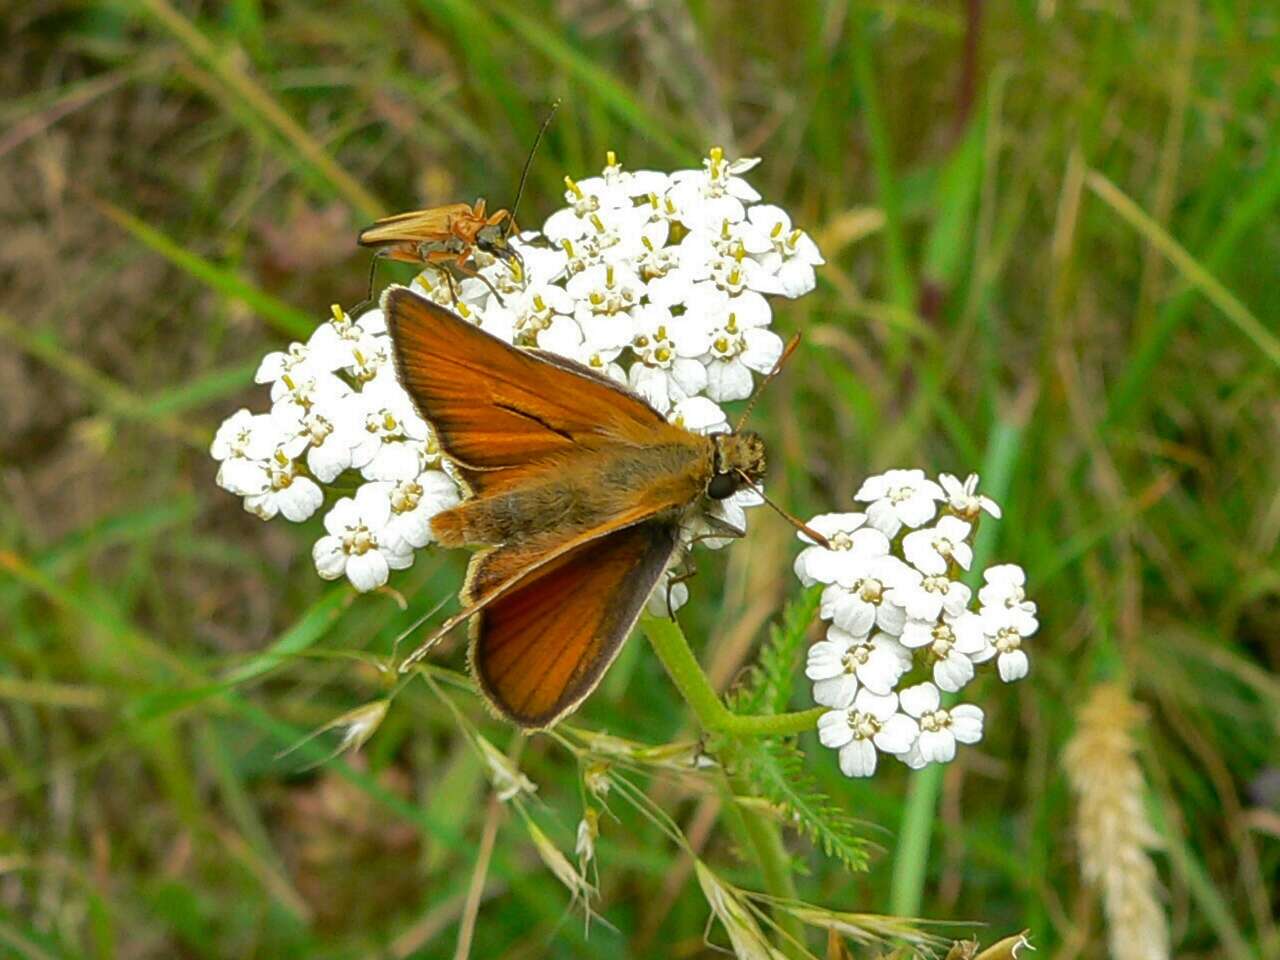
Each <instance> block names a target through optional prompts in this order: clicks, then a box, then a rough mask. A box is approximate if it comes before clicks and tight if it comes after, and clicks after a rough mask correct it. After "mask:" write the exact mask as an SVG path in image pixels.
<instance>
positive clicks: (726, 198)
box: [667, 147, 760, 230]
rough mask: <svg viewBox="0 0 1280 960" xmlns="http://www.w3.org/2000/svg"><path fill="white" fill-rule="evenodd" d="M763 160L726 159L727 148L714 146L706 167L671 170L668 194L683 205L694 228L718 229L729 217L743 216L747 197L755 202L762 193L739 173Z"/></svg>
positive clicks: (687, 221) (682, 215) (687, 222)
mask: <svg viewBox="0 0 1280 960" xmlns="http://www.w3.org/2000/svg"><path fill="white" fill-rule="evenodd" d="M759 162H760V160H759V159H758V158H744V159H741V160H732V161H730V160H726V159H725V157H724V151H723V150H721V149H720V148H719V147H712V148H711V150H710V151H709V152H708V155H707V158H706V159H705V160H703V162H702V166H703V169H701V170H677V171H675V172H674V173H673V174H671V186H670V189H668V191H667V196H668V197H669V198H670V199H671V201H672V203H673V204H674V205H675V206H676V207H677V208H678V209H679V217H680V222H681V223H683V224H684V225H685V226H686V227H688V228H689V229H690V230H694V229H698V228H702V229H712V230H715V229H718V228H719V226H720V224H721V223H722V222H724V221H725V220H728V221H729V222H731V223H736V222H737V221H739V220H741V219H742V218H743V216H744V214H745V209H746V208H745V206H744V201H745V202H746V203H754V202H755V201H756V200H759V199H760V194H759V193H757V192H756V190H755V188H754V187H752V186H751V185H750V184H749V183H747V182H746V181H745V180H743V179H742V178H741V177H740V176H739V174H742V173H746V172H747V171H748V170H750V169H751V168H752V167H754V166H755V165H756V164H758V163H759Z"/></svg>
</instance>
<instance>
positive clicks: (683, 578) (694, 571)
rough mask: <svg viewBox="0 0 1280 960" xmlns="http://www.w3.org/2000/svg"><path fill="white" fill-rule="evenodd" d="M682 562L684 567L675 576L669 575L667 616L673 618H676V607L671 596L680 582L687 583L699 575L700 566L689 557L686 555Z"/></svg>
mask: <svg viewBox="0 0 1280 960" xmlns="http://www.w3.org/2000/svg"><path fill="white" fill-rule="evenodd" d="M680 563H681V564H682V565H683V566H684V569H683V570H681V571H680V573H679V574H677V575H676V576H674V577H672V576H668V577H667V616H668V617H670V618H671V619H672V620H675V618H676V608H675V606H674V605H673V604H672V602H671V597H672V594H673V593H674V592H675V589H676V587H677V586H678V585H679V584H682V583H687V582H688V581H690V580H692V579H693V578H694V577H696V576H697V575H698V568H697V567H696V566H695V565H694V563H693V561H692V560H690V559H689V558H688V557H685V558H684V559H683V560H681V561H680Z"/></svg>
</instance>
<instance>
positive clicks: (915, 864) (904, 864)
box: [889, 418, 1025, 917]
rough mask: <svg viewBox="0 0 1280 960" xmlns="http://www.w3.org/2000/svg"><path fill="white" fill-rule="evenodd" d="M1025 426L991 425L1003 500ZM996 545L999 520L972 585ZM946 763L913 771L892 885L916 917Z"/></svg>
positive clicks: (986, 538) (976, 552) (991, 477)
mask: <svg viewBox="0 0 1280 960" xmlns="http://www.w3.org/2000/svg"><path fill="white" fill-rule="evenodd" d="M1024 426H1025V425H1024V424H1023V423H1021V422H1018V421H1016V420H1014V419H1012V418H1010V419H1002V420H998V421H996V423H995V426H994V428H993V429H992V431H991V439H990V442H989V444H988V446H987V455H986V458H985V460H984V461H983V464H982V474H981V476H982V484H983V489H985V490H986V491H987V493H988V495H989V496H991V497H992V498H994V499H995V500H996V502H997V503H998V502H1000V501H1001V500H1004V499H1005V498H1006V497H1007V495H1008V492H1009V486H1010V483H1011V482H1012V480H1013V470H1014V466H1015V464H1016V463H1017V461H1018V454H1019V452H1020V450H1021V447H1022V434H1023V430H1024ZM995 545H996V525H995V524H991V523H985V524H983V525H982V526H981V527H979V529H978V536H977V538H976V539H975V541H974V545H973V563H972V565H971V566H970V571H969V576H968V577H967V578H966V580H968V581H969V585H970V586H971V587H972V586H973V584H974V582H975V581H977V579H978V578H979V577H980V576H981V574H982V570H983V568H984V567H985V566H986V565H987V561H988V560H989V559H990V557H991V552H992V550H993V549H994V548H995ZM944 769H945V768H944V766H943V765H942V764H938V763H934V764H930V765H929V766H927V767H925V768H924V769H923V770H921V771H919V772H918V773H914V774H912V775H911V781H910V782H911V785H910V787H909V788H908V789H907V802H906V806H905V807H904V808H903V811H902V825H901V827H900V828H899V830H898V846H897V850H896V851H895V852H894V858H893V876H892V879H891V881H890V887H889V912H890V913H893V914H896V915H898V916H902V917H915V916H919V914H920V906H921V903H922V902H923V897H924V885H925V879H926V877H927V875H928V872H929V841H930V838H931V837H932V834H933V822H934V818H935V816H936V811H937V806H938V795H939V793H940V792H941V790H942V774H943V772H944Z"/></svg>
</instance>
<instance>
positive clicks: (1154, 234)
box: [1085, 170, 1280, 367]
mask: <svg viewBox="0 0 1280 960" xmlns="http://www.w3.org/2000/svg"><path fill="white" fill-rule="evenodd" d="M1085 183H1086V184H1088V187H1089V189H1090V190H1092V191H1093V192H1094V193H1095V194H1097V195H1098V197H1099V198H1101V199H1102V201H1103V202H1104V203H1106V204H1107V206H1109V207H1111V209H1112V210H1114V211H1115V212H1116V213H1118V214H1119V215H1120V217H1121V218H1122V219H1123V220H1124V221H1125V222H1127V223H1128V224H1129V226H1131V227H1133V229H1134V230H1136V231H1138V233H1139V234H1141V235H1142V237H1143V238H1144V239H1145V240H1146V241H1147V242H1148V243H1150V244H1151V245H1152V246H1153V247H1155V248H1156V249H1158V250H1159V251H1160V252H1161V253H1163V254H1164V255H1165V256H1166V257H1168V258H1169V262H1170V263H1172V264H1173V265H1174V266H1175V267H1176V268H1177V269H1178V271H1179V272H1180V273H1181V274H1182V276H1183V278H1184V279H1185V280H1186V281H1187V282H1188V283H1190V284H1191V285H1192V286H1193V287H1195V288H1196V289H1197V290H1199V291H1200V292H1201V293H1203V294H1204V295H1205V298H1206V299H1208V301H1209V302H1210V303H1212V304H1213V305H1214V306H1215V307H1217V308H1218V310H1219V311H1220V312H1221V313H1222V315H1223V316H1225V317H1226V318H1227V319H1228V320H1230V321H1231V323H1232V324H1233V325H1234V326H1235V328H1236V329H1237V330H1239V331H1240V332H1241V333H1243V334H1244V335H1245V336H1246V337H1248V338H1249V339H1250V340H1252V341H1253V344H1254V346H1256V347H1257V348H1258V350H1259V351H1260V352H1261V353H1262V355H1263V356H1264V357H1266V358H1267V359H1268V360H1270V361H1271V362H1272V363H1273V364H1275V365H1276V366H1277V367H1280V339H1277V338H1276V336H1275V334H1273V333H1272V332H1271V331H1270V330H1268V329H1267V328H1266V327H1265V326H1264V325H1263V323H1262V321H1261V320H1259V319H1258V318H1257V317H1256V316H1254V315H1253V312H1252V311H1250V310H1249V308H1248V307H1246V306H1245V305H1244V304H1243V303H1241V302H1240V301H1239V300H1238V299H1236V297H1235V296H1234V295H1233V294H1232V293H1231V291H1229V290H1228V289H1227V288H1226V287H1224V286H1223V285H1222V284H1221V283H1220V282H1219V281H1218V279H1217V278H1216V277H1214V276H1213V274H1211V273H1210V272H1209V271H1208V270H1207V269H1205V268H1204V267H1203V266H1202V265H1201V264H1200V262H1199V261H1198V260H1196V258H1195V257H1193V256H1192V255H1191V254H1190V253H1188V252H1187V250H1186V248H1185V247H1183V246H1182V244H1180V243H1178V241H1177V240H1175V239H1174V238H1173V237H1172V236H1170V234H1169V233H1168V231H1166V230H1165V229H1164V227H1162V226H1160V224H1158V223H1156V222H1155V221H1154V220H1153V219H1151V217H1149V216H1148V215H1147V214H1146V212H1145V211H1143V209H1142V208H1141V207H1139V206H1138V205H1137V204H1136V203H1134V202H1133V201H1132V200H1130V199H1129V197H1127V196H1126V195H1125V194H1124V193H1123V192H1122V191H1121V190H1120V189H1119V188H1118V187H1117V186H1116V185H1115V184H1114V183H1112V182H1111V181H1110V180H1108V179H1107V178H1106V177H1104V176H1103V175H1102V174H1101V173H1099V172H1098V171H1097V170H1090V171H1089V172H1088V173H1087V174H1085Z"/></svg>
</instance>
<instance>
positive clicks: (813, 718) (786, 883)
mask: <svg viewBox="0 0 1280 960" xmlns="http://www.w3.org/2000/svg"><path fill="white" fill-rule="evenodd" d="M643 629H644V632H645V635H646V636H647V637H648V638H649V643H650V644H651V645H652V646H653V650H654V652H655V653H656V654H657V655H658V659H659V660H661V661H662V665H663V666H664V667H666V668H667V673H669V674H670V675H671V679H672V681H673V682H674V683H675V685H676V688H677V689H678V690H679V691H680V693H681V694H682V695H683V696H684V699H685V702H686V703H688V704H689V706H690V707H692V708H693V712H694V714H695V715H696V716H697V718H698V722H699V723H700V724H701V725H702V727H703V729H705V730H714V731H717V732H720V733H728V734H736V735H738V736H764V735H770V734H772V735H777V736H781V735H786V734H792V733H800V732H801V731H804V730H812V729H813V728H814V727H815V726H816V725H817V723H818V717H820V716H821V715H822V713H823V710H824V709H825V708H823V707H817V708H815V709H813V710H802V711H799V712H798V713H777V714H761V715H754V716H741V715H739V714H736V713H734V712H733V711H732V710H730V709H729V708H728V707H726V706H725V705H724V703H722V702H721V700H720V697H719V696H718V695H717V694H716V692H715V690H714V689H713V688H712V686H711V682H710V681H709V680H708V679H707V675H706V673H704V672H703V670H702V665H701V664H699V663H698V659H697V657H695V656H694V655H693V651H692V650H690V649H689V641H688V640H686V639H685V636H684V631H683V630H681V629H680V625H679V624H678V623H676V622H675V621H674V620H665V619H660V618H658V617H646V618H645V620H644V623H643ZM733 756H734V744H733V741H729V742H727V743H726V744H725V745H724V747H723V748H722V750H721V757H720V759H721V762H722V764H723V765H724V767H725V769H726V770H729V769H732V768H733V767H734V765H735V764H734V762H733ZM728 787H729V790H730V791H731V794H733V795H743V796H746V795H749V794H750V792H751V791H750V784H748V783H746V782H745V781H743V780H742V778H741V776H740V775H738V774H730V775H729V778H728ZM726 799H727V801H728V810H729V815H730V816H731V817H732V819H733V822H734V824H735V825H736V826H737V827H738V828H739V832H740V833H741V834H743V836H745V838H746V840H747V842H748V843H749V844H750V845H751V849H752V852H753V853H754V854H755V858H756V863H757V865H758V866H759V867H760V876H761V879H762V881H763V882H764V888H765V890H766V891H767V892H768V893H769V895H770V896H773V897H777V898H778V899H781V900H788V901H789V900H794V899H795V897H796V887H795V881H794V879H793V878H792V876H791V860H790V858H789V857H788V856H787V851H786V847H784V846H783V844H782V834H781V832H780V831H779V829H778V825H777V824H776V823H774V822H773V821H771V820H768V819H766V818H765V817H762V816H760V814H758V813H756V812H755V811H754V810H750V809H748V808H746V807H744V806H742V805H741V804H738V803H734V802H733V796H729V797H727V798H726ZM774 921H775V922H776V923H777V924H778V927H779V928H780V929H781V931H782V932H783V933H784V934H785V937H784V939H783V944H782V949H783V952H784V953H785V954H787V955H788V956H794V957H803V956H804V955H805V954H804V949H803V944H804V926H803V925H802V924H801V923H800V921H799V920H797V919H796V918H795V917H794V916H792V915H791V914H789V913H786V912H783V911H775V914H774Z"/></svg>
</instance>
